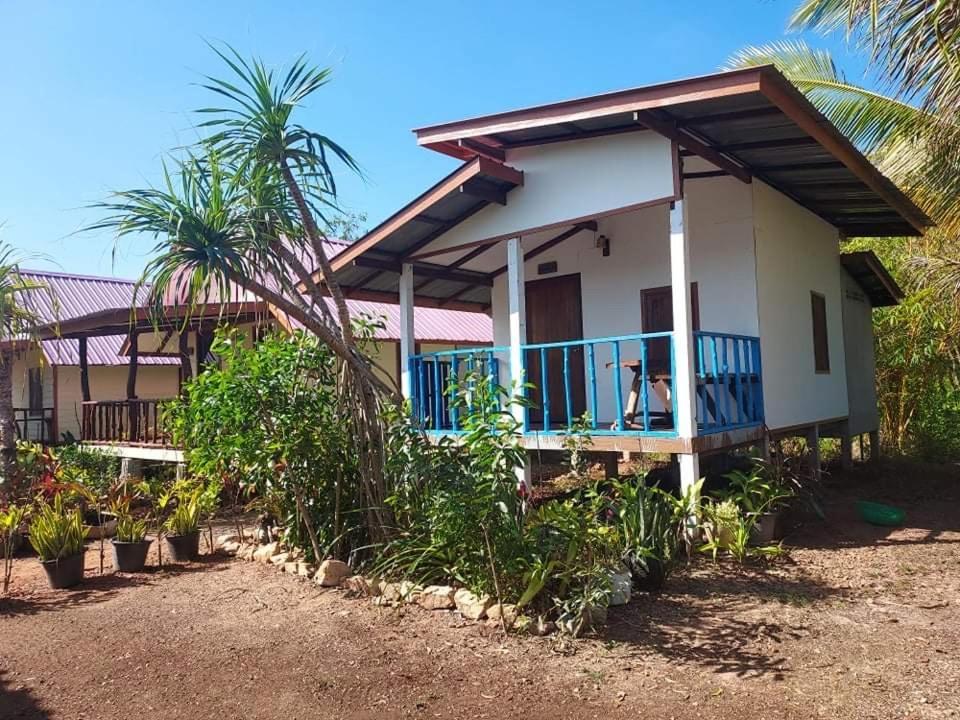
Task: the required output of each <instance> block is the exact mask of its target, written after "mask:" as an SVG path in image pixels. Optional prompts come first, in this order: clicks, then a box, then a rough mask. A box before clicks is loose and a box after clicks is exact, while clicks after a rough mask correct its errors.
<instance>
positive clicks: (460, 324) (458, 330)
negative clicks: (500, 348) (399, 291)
mask: <svg viewBox="0 0 960 720" xmlns="http://www.w3.org/2000/svg"><path fill="white" fill-rule="evenodd" d="M327 302H328V304H329V305H330V309H331V310H334V308H333V301H332V300H328V301H327ZM347 306H348V307H349V308H350V314H351V315H352V316H354V317H357V316H359V315H367V316H369V317H371V318H374V319H382V320H383V321H384V325H385V327H384V328H383V329H380V330H377V339H378V340H394V341H398V342H399V340H400V306H399V305H390V304H388V303H379V302H369V301H366V300H347ZM413 334H414V336H415V337H416V339H417V340H418V341H420V342H432V343H467V344H472V345H482V344H488V343H491V342H493V320H492V319H491V318H490V316H489V315H485V314H483V313H475V312H466V311H464V310H442V309H439V308H428V307H418V308H414V311H413Z"/></svg>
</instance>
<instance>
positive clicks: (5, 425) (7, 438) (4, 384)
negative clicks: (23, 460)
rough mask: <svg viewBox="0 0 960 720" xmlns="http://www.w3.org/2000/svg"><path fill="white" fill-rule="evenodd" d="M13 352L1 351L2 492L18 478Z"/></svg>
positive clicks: (0, 481)
mask: <svg viewBox="0 0 960 720" xmlns="http://www.w3.org/2000/svg"><path fill="white" fill-rule="evenodd" d="M13 360H14V356H13V351H12V350H10V349H3V350H0V474H2V477H0V490H3V489H6V490H9V489H10V488H11V487H12V486H13V483H14V481H15V480H16V476H17V426H16V421H15V419H14V414H13Z"/></svg>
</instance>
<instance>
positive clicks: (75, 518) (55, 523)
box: [30, 494, 86, 561]
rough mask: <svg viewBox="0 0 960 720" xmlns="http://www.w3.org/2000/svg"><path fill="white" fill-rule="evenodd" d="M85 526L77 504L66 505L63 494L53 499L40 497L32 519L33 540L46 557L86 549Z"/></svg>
mask: <svg viewBox="0 0 960 720" xmlns="http://www.w3.org/2000/svg"><path fill="white" fill-rule="evenodd" d="M85 537H86V529H85V528H84V527H83V519H82V517H81V515H80V510H79V509H78V508H73V509H67V508H66V507H65V506H64V500H63V495H62V494H57V495H56V496H55V497H54V498H53V502H47V501H45V500H40V501H39V502H38V505H37V511H36V514H35V515H34V517H33V520H32V521H31V523H30V544H31V545H32V546H33V549H34V550H36V552H37V555H39V556H40V559H41V560H43V561H48V560H58V559H60V558H65V557H70V556H71V555H76V554H78V553H80V552H83V542H84V539H85Z"/></svg>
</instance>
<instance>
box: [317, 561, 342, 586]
mask: <svg viewBox="0 0 960 720" xmlns="http://www.w3.org/2000/svg"><path fill="white" fill-rule="evenodd" d="M348 577H350V566H349V565H347V564H346V563H345V562H343V561H342V560H334V559H333V558H329V559H327V560H324V561H323V562H322V563H320V567H319V569H318V570H317V572H316V574H315V575H314V576H313V581H314V582H315V583H317V585H319V586H321V587H337V585H339V584H340V583H341V581H343V579H344V578H348Z"/></svg>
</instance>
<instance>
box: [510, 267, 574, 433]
mask: <svg viewBox="0 0 960 720" xmlns="http://www.w3.org/2000/svg"><path fill="white" fill-rule="evenodd" d="M526 307H527V342H528V343H531V344H536V343H552V342H563V341H566V340H582V339H583V313H582V306H581V300H580V275H579V273H578V274H574V275H560V276H557V277H551V278H544V279H543V280H532V281H530V282H528V283H527V284H526ZM569 353H570V356H569V362H570V399H571V406H572V407H571V409H572V411H573V416H574V418H577V417H579V416H580V415H582V414H583V413H584V412H585V411H586V407H587V403H586V388H585V379H584V362H583V347H582V346H578V347H574V348H570V350H569ZM540 358H541V354H540V351H539V350H529V351H527V353H526V358H525V359H526V364H527V380H528V381H529V382H531V383H533V384H534V385H535V386H536V388H534V389H533V390H531V391H530V395H529V398H530V400H531V401H532V403H533V404H534V407H531V408H530V423H531V425H533V426H534V427H540V428H542V427H543V410H542V408H543V395H542V393H541V389H540V385H541V377H542V375H541V368H542V365H541V361H540ZM546 361H547V363H546V364H547V381H548V382H547V385H548V387H549V394H548V397H549V399H550V425H551V426H553V427H556V426H557V425H558V424H559V425H566V424H567V420H568V418H567V410H566V396H565V391H564V382H563V350H562V349H559V348H557V349H550V350H547V351H546Z"/></svg>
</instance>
